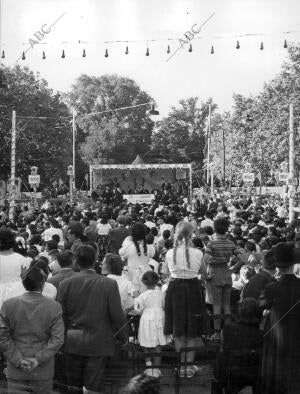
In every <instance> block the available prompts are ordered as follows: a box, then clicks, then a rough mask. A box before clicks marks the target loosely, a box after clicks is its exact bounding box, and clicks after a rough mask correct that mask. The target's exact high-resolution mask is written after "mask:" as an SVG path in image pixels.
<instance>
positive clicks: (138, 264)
mask: <svg viewBox="0 0 300 394" xmlns="http://www.w3.org/2000/svg"><path fill="white" fill-rule="evenodd" d="M154 254H155V248H154V246H153V245H149V244H147V242H146V226H145V225H144V224H143V223H139V222H138V223H134V224H133V225H132V227H131V236H129V237H127V238H125V240H124V242H123V245H122V247H121V249H120V250H119V255H120V256H121V258H122V260H124V261H127V268H128V278H129V280H130V281H134V279H135V278H136V275H137V273H138V272H140V273H141V274H143V273H144V272H146V271H148V270H149V261H150V259H151V258H152V257H153V256H154Z"/></svg>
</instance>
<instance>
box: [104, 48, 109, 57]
mask: <svg viewBox="0 0 300 394" xmlns="http://www.w3.org/2000/svg"><path fill="white" fill-rule="evenodd" d="M104 57H108V50H107V48H106V49H105V55H104Z"/></svg>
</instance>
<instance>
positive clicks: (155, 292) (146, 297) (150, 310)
mask: <svg viewBox="0 0 300 394" xmlns="http://www.w3.org/2000/svg"><path fill="white" fill-rule="evenodd" d="M158 281H159V276H158V274H157V273H156V272H154V271H147V272H145V273H144V274H143V276H142V282H143V284H144V285H145V286H146V288H147V290H146V291H145V292H144V293H142V294H141V295H140V296H139V297H137V298H136V299H135V302H134V309H135V310H136V311H138V312H139V313H140V314H141V320H140V326H139V336H138V339H139V343H140V345H141V346H142V347H144V348H145V351H147V352H159V351H160V346H163V345H166V344H167V343H168V341H169V340H168V337H166V336H165V335H164V320H165V315H164V310H163V308H164V295H163V293H162V291H161V289H160V288H158V287H157V286H156V285H157V284H158ZM159 363H160V357H156V358H155V359H154V366H155V365H159ZM146 366H147V367H148V368H147V369H146V370H145V374H147V375H150V376H155V377H159V376H160V375H161V372H160V370H159V369H158V368H149V367H151V366H152V360H151V359H146Z"/></svg>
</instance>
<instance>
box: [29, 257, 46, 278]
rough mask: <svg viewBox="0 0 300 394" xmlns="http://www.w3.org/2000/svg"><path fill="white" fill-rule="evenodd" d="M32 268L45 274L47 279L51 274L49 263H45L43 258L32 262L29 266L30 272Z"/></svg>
mask: <svg viewBox="0 0 300 394" xmlns="http://www.w3.org/2000/svg"><path fill="white" fill-rule="evenodd" d="M32 268H38V269H40V270H41V271H42V272H43V273H44V275H45V276H46V278H47V277H48V275H49V273H50V270H49V266H48V262H47V261H45V260H44V259H41V258H37V259H36V260H32V261H31V263H30V265H29V270H30V269H32Z"/></svg>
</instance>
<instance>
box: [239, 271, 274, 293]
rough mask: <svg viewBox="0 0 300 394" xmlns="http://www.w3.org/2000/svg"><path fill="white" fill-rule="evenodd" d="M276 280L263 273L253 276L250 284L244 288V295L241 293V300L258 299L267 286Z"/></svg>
mask: <svg viewBox="0 0 300 394" xmlns="http://www.w3.org/2000/svg"><path fill="white" fill-rule="evenodd" d="M275 281H276V280H275V278H274V277H273V276H271V275H270V274H269V273H268V272H266V271H262V272H259V273H257V274H255V275H253V276H252V277H251V278H250V279H249V282H248V283H246V285H245V286H244V288H243V290H242V293H241V298H242V299H244V298H249V297H251V298H256V299H258V298H259V296H260V294H261V292H262V291H263V290H264V288H265V287H266V285H267V284H268V283H271V282H275Z"/></svg>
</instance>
